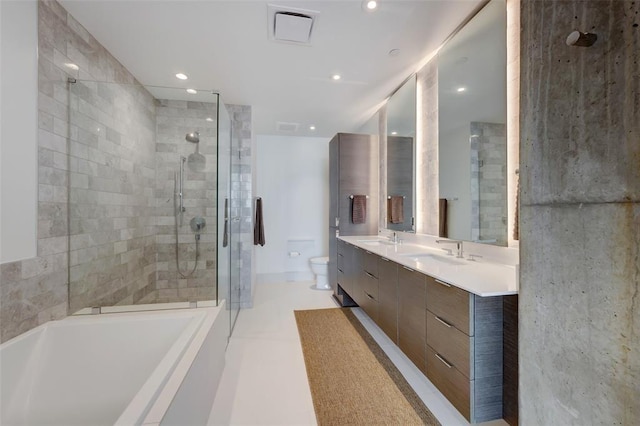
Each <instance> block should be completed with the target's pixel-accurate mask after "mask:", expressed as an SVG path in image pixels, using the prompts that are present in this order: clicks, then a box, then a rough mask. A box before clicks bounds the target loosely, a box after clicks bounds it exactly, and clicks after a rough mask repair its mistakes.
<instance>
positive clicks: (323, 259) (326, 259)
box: [310, 256, 329, 264]
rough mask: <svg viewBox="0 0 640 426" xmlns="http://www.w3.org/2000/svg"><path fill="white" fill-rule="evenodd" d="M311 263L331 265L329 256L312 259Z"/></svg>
mask: <svg viewBox="0 0 640 426" xmlns="http://www.w3.org/2000/svg"><path fill="white" fill-rule="evenodd" d="M310 262H311V263H317V264H325V263H329V256H326V257H312V258H311V260H310Z"/></svg>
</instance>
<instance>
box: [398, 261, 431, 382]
mask: <svg viewBox="0 0 640 426" xmlns="http://www.w3.org/2000/svg"><path fill="white" fill-rule="evenodd" d="M426 298H427V283H426V276H425V275H423V274H421V273H419V272H416V271H413V270H411V269H409V268H407V267H405V266H400V267H398V346H399V347H400V349H401V350H402V351H403V352H404V353H405V354H406V355H407V357H409V359H410V360H411V361H413V363H414V364H415V365H416V366H417V367H418V368H419V369H420V370H421V371H422V372H426V365H425V357H426V345H427V344H426V340H427V339H426V338H427V316H426V315H427V309H426V306H427V301H426Z"/></svg>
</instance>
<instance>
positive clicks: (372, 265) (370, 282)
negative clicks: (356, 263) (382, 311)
mask: <svg viewBox="0 0 640 426" xmlns="http://www.w3.org/2000/svg"><path fill="white" fill-rule="evenodd" d="M361 252H362V254H361V257H360V272H359V276H358V286H359V289H358V290H356V297H357V299H356V302H357V303H358V305H360V307H361V308H362V309H363V310H364V311H365V312H366V314H367V315H368V316H369V318H371V319H372V320H374V321H375V322H378V258H379V256H378V255H377V254H374V253H371V252H370V251H366V250H361Z"/></svg>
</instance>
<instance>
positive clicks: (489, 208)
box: [470, 122, 507, 246]
mask: <svg viewBox="0 0 640 426" xmlns="http://www.w3.org/2000/svg"><path fill="white" fill-rule="evenodd" d="M506 130H507V127H506V125H504V124H500V123H480V122H472V123H471V126H470V132H471V133H470V135H471V138H470V148H471V240H472V241H479V242H480V241H483V242H487V243H491V244H497V245H500V246H506V245H507V137H506V136H507V135H506Z"/></svg>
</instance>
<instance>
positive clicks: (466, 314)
mask: <svg viewBox="0 0 640 426" xmlns="http://www.w3.org/2000/svg"><path fill="white" fill-rule="evenodd" d="M470 299H471V295H470V293H468V292H466V291H464V290H462V289H460V288H458V287H455V286H452V285H450V284H448V283H445V282H444V281H440V280H436V279H435V278H433V277H429V276H427V309H428V310H430V311H431V312H433V313H434V314H435V315H437V316H438V317H440V318H441V319H443V320H444V321H446V322H447V323H449V324H451V325H453V326H455V327H456V328H457V329H458V330H460V331H462V332H464V333H465V334H467V335H469V336H473V324H471V323H470V321H469V318H470V311H471V309H472V308H473V302H471V301H470Z"/></svg>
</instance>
